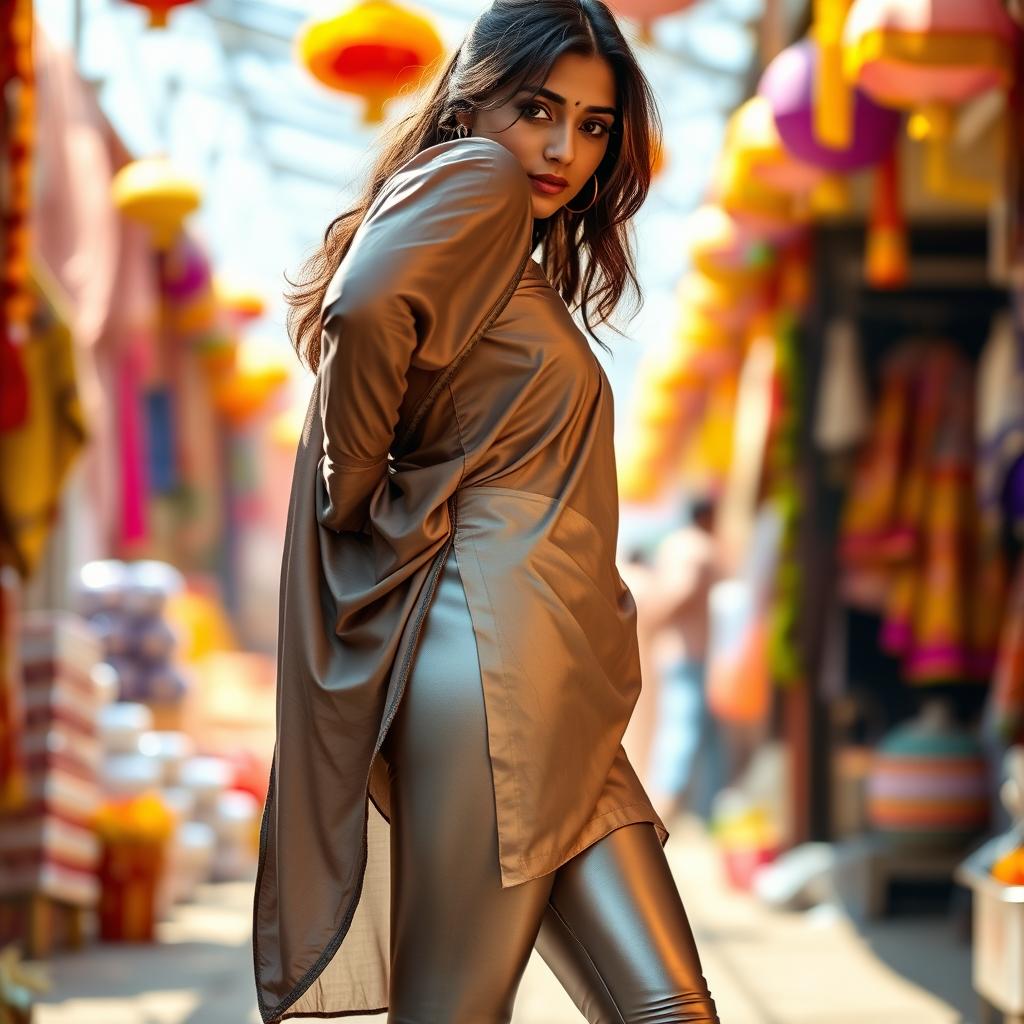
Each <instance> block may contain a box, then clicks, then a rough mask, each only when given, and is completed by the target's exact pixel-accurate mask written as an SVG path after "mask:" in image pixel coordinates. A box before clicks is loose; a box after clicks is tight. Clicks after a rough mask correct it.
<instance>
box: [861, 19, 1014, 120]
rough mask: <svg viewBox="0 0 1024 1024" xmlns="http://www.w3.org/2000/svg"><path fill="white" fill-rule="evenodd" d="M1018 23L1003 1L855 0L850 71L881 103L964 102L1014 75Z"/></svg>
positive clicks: (1006, 85) (906, 105)
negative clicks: (1011, 17)
mask: <svg viewBox="0 0 1024 1024" xmlns="http://www.w3.org/2000/svg"><path fill="white" fill-rule="evenodd" d="M1015 31H1016V30H1015V28H1014V25H1013V22H1012V21H1011V20H1010V18H1009V16H1008V15H1007V14H1006V11H1005V10H1004V9H1003V7H1002V6H1001V4H1000V3H999V0H970V2H969V3H965V2H964V0H855V2H854V4H853V6H852V7H851V9H850V13H849V15H848V16H847V19H846V26H845V29H844V32H843V42H844V45H845V50H846V56H845V67H846V71H847V74H848V75H849V76H850V77H851V78H852V79H854V80H855V81H856V82H857V84H858V85H859V86H860V88H862V89H864V90H865V91H866V92H868V93H869V94H870V95H872V96H873V97H874V98H875V99H877V100H878V101H879V102H880V103H885V104H887V105H889V106H894V107H903V108H909V107H916V106H920V105H922V104H926V103H936V102H938V103H952V104H958V103H963V102H964V101H965V100H968V99H970V98H971V97H972V96H976V95H978V94H979V93H981V92H985V91H986V90H988V89H993V88H1002V89H1006V88H1009V86H1010V83H1011V82H1012V80H1013V50H1014V35H1015Z"/></svg>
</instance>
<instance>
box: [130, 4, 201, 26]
mask: <svg viewBox="0 0 1024 1024" xmlns="http://www.w3.org/2000/svg"><path fill="white" fill-rule="evenodd" d="M127 2H128V3H130V4H134V5H135V6H136V7H142V8H144V9H145V10H147V11H148V12H149V27H150V28H166V27H167V18H168V16H169V15H170V13H171V11H173V10H174V8H175V7H184V6H185V4H190V3H193V2H194V0H127Z"/></svg>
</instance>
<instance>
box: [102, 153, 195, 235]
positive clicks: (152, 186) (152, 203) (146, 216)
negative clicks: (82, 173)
mask: <svg viewBox="0 0 1024 1024" xmlns="http://www.w3.org/2000/svg"><path fill="white" fill-rule="evenodd" d="M111 198H112V199H113V202H114V205H115V206H116V207H117V208H118V209H119V210H120V211H121V212H122V213H123V214H124V215H125V216H126V217H130V218H131V219H132V220H137V221H141V222H142V223H143V224H145V225H146V226H147V227H149V229H150V231H151V232H152V235H153V244H154V245H155V246H156V247H157V248H158V249H169V248H170V246H171V243H172V242H173V241H174V239H175V237H176V236H177V234H178V232H179V231H180V230H181V224H182V221H184V219H185V218H186V217H187V216H188V215H189V214H190V213H191V212H192V211H193V210H195V209H196V208H197V207H198V206H199V202H200V192H199V188H198V187H197V186H196V185H195V184H194V183H193V182H192V181H190V180H189V179H188V178H186V177H184V176H183V175H182V174H180V173H179V172H177V171H176V170H175V169H174V168H173V167H172V166H171V164H170V162H169V161H168V160H166V159H165V158H163V157H152V158H149V159H144V160H135V161H133V162H132V163H130V164H126V165H125V166H124V167H122V168H121V170H119V171H118V172H117V174H115V175H114V180H113V182H112V184H111Z"/></svg>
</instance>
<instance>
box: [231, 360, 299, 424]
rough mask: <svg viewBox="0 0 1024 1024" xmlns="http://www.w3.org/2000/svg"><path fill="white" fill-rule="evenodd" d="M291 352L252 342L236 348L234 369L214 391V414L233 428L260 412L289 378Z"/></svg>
mask: <svg viewBox="0 0 1024 1024" xmlns="http://www.w3.org/2000/svg"><path fill="white" fill-rule="evenodd" d="M290 355H291V350H290V349H288V350H285V349H283V347H282V346H275V345H270V344H260V343H256V342H253V341H252V340H250V341H246V342H245V343H243V344H242V345H241V346H240V347H239V351H238V357H237V362H236V364H235V366H234V367H233V368H232V369H231V370H230V371H228V372H227V373H225V374H224V375H223V376H221V377H220V378H219V379H218V380H217V381H216V382H215V383H214V388H213V400H214V405H215V406H216V408H217V411H218V412H219V413H220V414H221V415H222V416H223V417H224V418H225V419H227V420H228V421H229V422H230V423H232V424H233V425H234V426H236V427H237V426H241V425H242V424H244V423H245V422H246V421H247V420H249V419H251V418H252V417H254V416H256V415H257V414H258V413H260V412H262V411H263V410H264V409H265V408H266V406H267V405H268V403H269V402H270V400H271V399H272V398H273V397H274V396H275V395H276V394H277V393H278V391H279V390H280V389H281V387H282V386H283V385H285V384H287V383H288V380H289V378H290V376H291V364H292V360H291V359H290V358H289V357H290Z"/></svg>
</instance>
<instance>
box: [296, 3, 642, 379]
mask: <svg viewBox="0 0 1024 1024" xmlns="http://www.w3.org/2000/svg"><path fill="white" fill-rule="evenodd" d="M566 53H574V54H580V55H582V56H588V57H590V56H597V57H603V58H604V59H605V60H607V61H608V63H609V66H610V67H611V69H612V71H613V74H614V77H615V84H616V92H617V99H618V106H619V111H620V117H619V119H618V123H617V125H616V128H615V129H614V130H613V132H612V134H611V137H610V141H609V144H608V148H607V150H606V152H605V156H604V159H603V160H602V161H601V164H600V165H599V166H598V169H597V182H598V198H597V201H596V202H595V203H594V205H593V206H591V207H590V208H589V209H586V210H584V211H582V212H580V213H573V212H572V211H570V210H568V209H567V208H566V207H564V206H563V207H562V208H561V209H560V210H558V211H557V212H556V213H554V214H553V215H552V216H550V217H546V218H543V219H539V220H535V221H534V234H533V249H532V250H531V251H535V250H536V248H537V246H538V245H541V244H543V249H542V257H541V264H542V266H543V268H544V272H545V274H546V275H547V278H548V280H549V281H550V282H551V284H552V286H553V287H554V288H555V289H557V291H558V293H559V294H560V295H561V296H562V299H563V300H564V301H565V303H566V305H567V306H568V307H569V309H570V310H572V311H573V312H576V311H579V312H580V314H581V317H582V321H583V324H584V326H585V328H586V330H587V331H588V333H589V334H590V335H591V337H593V338H594V340H595V341H596V342H597V343H598V344H599V345H601V347H602V348H604V349H605V350H607V346H606V345H604V343H603V342H602V341H601V340H600V339H599V338H598V337H597V336H596V335H595V334H594V328H595V327H597V326H599V325H601V324H608V325H609V326H610V327H611V329H612V330H614V331H615V332H616V333H617V334H620V335H621V334H622V332H621V331H620V330H618V328H617V327H615V325H614V324H611V323H610V318H611V315H612V313H613V312H614V311H615V309H616V307H617V306H618V304H619V302H620V300H621V298H622V296H623V294H624V293H625V292H626V291H627V290H630V291H631V292H632V294H633V296H634V299H635V306H634V312H633V314H632V316H635V315H636V310H638V309H639V303H640V301H641V300H642V293H641V290H640V285H639V282H638V281H637V276H636V266H635V256H634V253H633V239H632V235H631V224H630V221H631V219H632V218H633V216H634V215H635V214H636V212H637V211H638V210H639V209H640V207H641V206H642V205H643V202H644V200H645V199H646V198H647V193H648V191H649V189H650V184H651V170H652V166H653V163H654V160H655V155H656V153H657V151H658V150H659V149H660V147H661V136H662V125H661V120H660V117H659V115H658V111H657V106H656V103H655V100H654V94H653V91H652V90H651V87H650V84H649V83H648V81H647V78H646V76H645V75H644V73H643V71H642V70H641V69H640V66H639V64H638V63H637V60H636V57H635V56H634V55H633V52H632V50H631V49H630V47H629V44H628V43H627V41H626V39H625V37H624V36H623V34H622V31H621V30H620V28H619V26H618V25H617V24H616V21H615V18H614V16H613V15H612V13H611V12H610V11H609V10H608V8H607V7H606V6H605V4H604V3H602V2H601V0H494V2H493V3H492V4H491V6H490V7H489V8H488V9H487V10H485V11H484V12H483V13H481V14H480V15H479V17H477V19H476V20H475V21H474V22H473V24H472V25H471V26H470V29H469V31H468V32H467V33H466V37H465V39H463V41H462V43H461V44H460V45H459V46H458V48H457V49H456V50H455V51H454V53H452V54H451V55H450V56H449V57H448V59H447V61H446V62H444V63H443V64H442V66H440V67H439V68H438V69H437V70H436V71H434V72H433V74H432V75H430V72H429V71H428V81H427V84H426V85H424V86H422V87H421V88H422V89H423V100H422V102H420V103H418V104H417V106H416V109H415V110H414V111H412V112H411V113H409V114H407V115H406V116H405V117H403V118H402V119H401V120H400V121H398V122H397V123H396V124H395V125H394V126H392V127H391V128H390V129H389V130H388V131H386V132H385V133H384V134H383V135H382V138H381V142H380V147H379V150H378V152H377V155H376V159H375V161H374V163H373V166H372V170H371V171H370V175H369V181H368V183H367V184H366V186H365V188H364V190H363V193H362V195H361V196H360V198H359V200H358V202H357V203H356V204H355V206H353V207H352V208H351V209H349V210H346V211H345V212H344V213H342V214H341V215H339V216H338V217H336V218H335V219H334V220H333V221H332V222H331V223H330V225H329V226H328V228H327V230H326V232H325V233H324V240H323V244H322V245H320V246H319V247H318V248H317V249H316V250H315V251H314V253H313V254H312V256H310V257H309V259H307V261H306V262H305V263H304V264H303V266H302V268H301V271H300V273H299V277H298V280H297V281H292V280H291V279H289V278H287V277H286V280H287V281H288V284H289V285H291V289H292V290H291V291H290V292H288V293H287V294H286V299H287V301H288V304H289V306H290V309H289V311H288V333H289V335H290V337H291V340H292V344H293V345H294V346H295V349H296V351H297V352H298V353H299V356H300V358H301V359H303V361H304V362H305V363H306V364H307V365H308V366H309V368H310V369H311V370H313V371H315V370H316V369H317V367H318V366H319V365H320V315H321V307H322V305H323V299H324V294H325V292H326V291H327V286H328V284H329V283H330V281H331V278H332V277H333V275H334V272H335V271H336V270H337V268H338V265H339V264H340V262H341V260H342V259H343V258H344V256H345V253H346V252H347V251H348V247H349V245H350V244H351V241H352V236H353V235H354V234H355V232H356V229H357V228H358V227H359V225H360V224H361V223H362V220H363V218H364V216H365V215H366V211H367V210H368V209H369V207H370V205H371V204H372V203H373V200H374V199H375V197H376V196H377V194H378V192H380V189H381V187H382V186H383V185H384V183H385V181H387V179H388V178H389V177H390V176H391V175H392V174H393V173H394V172H395V171H397V170H398V169H399V168H400V167H401V166H402V165H403V164H405V163H406V162H407V161H409V160H411V159H412V158H413V157H414V156H415V155H416V154H417V153H420V152H422V151H423V150H424V149H427V148H428V147H430V146H434V145H437V144H438V143H441V142H445V141H447V140H449V139H452V138H454V137H455V132H456V129H457V128H458V120H457V117H458V115H459V114H460V113H462V114H466V113H469V112H471V111H473V110H488V109H495V108H497V107H500V106H502V105H503V104H504V103H507V102H508V101H509V100H510V99H511V98H512V97H513V96H514V95H515V94H516V93H517V92H519V91H520V89H522V88H523V87H524V86H525V85H526V84H527V83H537V82H543V81H545V80H546V79H547V77H548V75H549V73H550V71H551V68H552V66H553V65H554V63H555V61H556V60H557V59H558V58H559V57H560V56H562V55H563V54H566ZM588 195H589V192H588ZM631 318H632V317H631Z"/></svg>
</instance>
